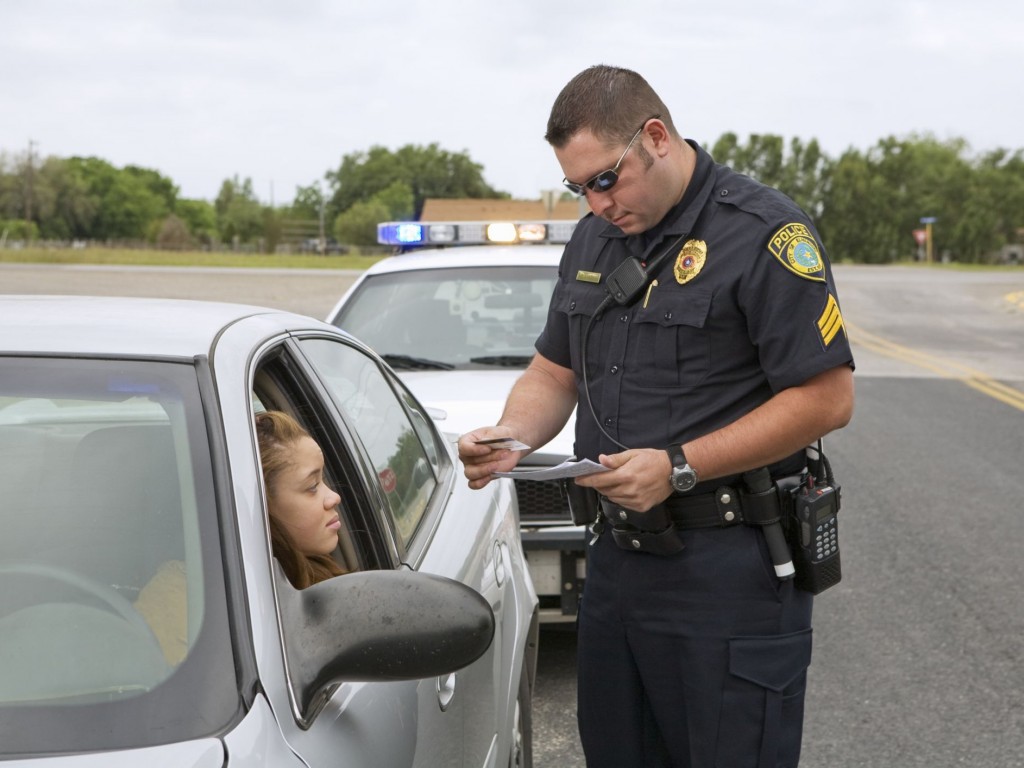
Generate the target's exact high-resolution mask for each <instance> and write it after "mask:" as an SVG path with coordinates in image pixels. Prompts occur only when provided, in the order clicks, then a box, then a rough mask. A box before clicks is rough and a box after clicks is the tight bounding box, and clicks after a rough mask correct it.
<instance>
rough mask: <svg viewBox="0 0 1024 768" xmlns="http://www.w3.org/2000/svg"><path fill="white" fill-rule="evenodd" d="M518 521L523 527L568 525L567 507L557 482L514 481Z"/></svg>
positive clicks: (569, 520) (569, 518) (570, 519)
mask: <svg viewBox="0 0 1024 768" xmlns="http://www.w3.org/2000/svg"><path fill="white" fill-rule="evenodd" d="M515 485H516V495H517V496H518V497H519V520H520V522H521V523H523V524H524V525H528V524H537V523H550V524H556V525H561V524H563V523H569V522H571V521H572V518H571V517H570V516H569V507H568V506H566V503H565V498H564V497H563V496H562V489H561V487H560V486H559V484H558V481H557V480H516V481H515Z"/></svg>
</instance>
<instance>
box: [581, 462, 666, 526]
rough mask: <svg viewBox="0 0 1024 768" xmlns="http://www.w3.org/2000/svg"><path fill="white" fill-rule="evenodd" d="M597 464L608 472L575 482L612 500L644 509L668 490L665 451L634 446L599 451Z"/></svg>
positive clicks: (631, 507) (657, 502)
mask: <svg viewBox="0 0 1024 768" xmlns="http://www.w3.org/2000/svg"><path fill="white" fill-rule="evenodd" d="M598 459H599V460H600V462H601V464H602V465H603V466H605V467H608V468H609V469H610V470H612V471H611V472H598V473H597V474H593V475H587V476H586V477H580V478H577V480H576V482H577V484H579V485H582V486H586V487H588V488H594V489H596V490H597V492H598V493H600V494H602V495H604V496H607V497H608V498H609V499H611V501H612V502H613V503H615V504H618V505H620V506H623V507H625V508H626V509H633V510H637V511H641V512H643V511H647V510H648V509H650V508H651V507H653V506H654V505H656V504H660V503H661V502H663V501H664V500H665V499H667V498H668V497H669V495H670V494H671V493H672V486H671V485H670V484H669V475H671V474H672V464H671V463H670V462H669V458H668V454H667V453H665V451H659V450H657V449H655V448H637V449H633V450H629V451H623V452H622V453H613V454H601V456H599V457H598Z"/></svg>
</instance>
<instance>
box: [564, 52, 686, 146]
mask: <svg viewBox="0 0 1024 768" xmlns="http://www.w3.org/2000/svg"><path fill="white" fill-rule="evenodd" d="M655 115H657V116H658V117H660V118H661V121H662V122H663V123H665V125H666V127H667V128H668V130H669V133H671V134H672V135H673V136H678V133H677V132H676V128H675V125H674V124H673V123H672V116H671V115H670V114H669V111H668V107H666V106H665V103H664V102H663V101H662V100H661V97H660V96H658V94H657V93H655V91H654V89H653V88H651V86H650V84H649V83H648V82H647V81H646V80H644V79H643V78H642V77H641V76H640V75H638V74H637V73H636V72H634V71H632V70H630V69H623V68H622V67H611V66H608V65H606V64H597V65H594V66H592V67H588V68H587V69H585V70H583V71H582V72H580V73H579V74H578V75H576V77H574V78H573V79H572V80H570V81H569V82H568V83H567V84H566V86H565V87H564V88H563V89H562V91H561V93H559V94H558V98H556V99H555V103H554V105H552V107H551V115H550V117H548V128H547V133H545V134H544V139H545V140H546V141H547V142H548V144H550V145H551V146H553V147H556V148H559V147H564V146H565V145H566V144H567V143H568V142H569V139H571V138H572V137H573V136H575V135H576V134H577V133H579V132H580V131H582V130H584V129H588V130H590V131H591V132H592V133H593V134H594V135H595V136H596V137H597V138H599V139H602V140H606V141H608V142H609V143H610V144H615V143H619V142H625V141H629V139H630V138H631V137H632V135H633V134H634V133H636V131H637V128H639V127H640V126H641V125H642V124H643V122H644V121H645V120H649V119H650V118H651V117H653V116H655Z"/></svg>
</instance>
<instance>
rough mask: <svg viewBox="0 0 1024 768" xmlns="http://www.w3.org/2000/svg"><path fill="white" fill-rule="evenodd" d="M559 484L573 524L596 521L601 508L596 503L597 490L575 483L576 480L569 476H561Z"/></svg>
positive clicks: (588, 523)
mask: <svg viewBox="0 0 1024 768" xmlns="http://www.w3.org/2000/svg"><path fill="white" fill-rule="evenodd" d="M559 484H560V485H561V487H562V496H563V497H564V498H565V503H566V505H567V506H568V507H569V515H570V516H571V517H572V523H573V525H590V524H591V523H594V522H596V521H597V515H598V513H599V511H600V508H601V505H600V504H599V503H598V495H597V491H595V490H594V489H593V488H586V487H584V486H582V485H576V481H575V480H573V478H571V477H568V478H563V479H562V480H560V481H559Z"/></svg>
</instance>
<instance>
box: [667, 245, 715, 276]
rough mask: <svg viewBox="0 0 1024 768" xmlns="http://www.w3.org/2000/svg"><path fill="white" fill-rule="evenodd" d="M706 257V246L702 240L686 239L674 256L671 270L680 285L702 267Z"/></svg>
mask: <svg viewBox="0 0 1024 768" xmlns="http://www.w3.org/2000/svg"><path fill="white" fill-rule="evenodd" d="M707 257H708V246H707V243H705V242H704V241H703V240H687V241H686V242H685V243H684V244H683V249H682V250H681V251H680V252H679V255H678V256H677V257H676V264H675V267H674V268H673V272H674V273H675V276H676V282H677V283H679V284H680V285H683V284H684V283H688V282H690V281H691V280H693V278H695V277H696V276H697V274H698V273H699V272H700V271H701V269H703V268H704V262H705V261H706V260H707Z"/></svg>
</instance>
